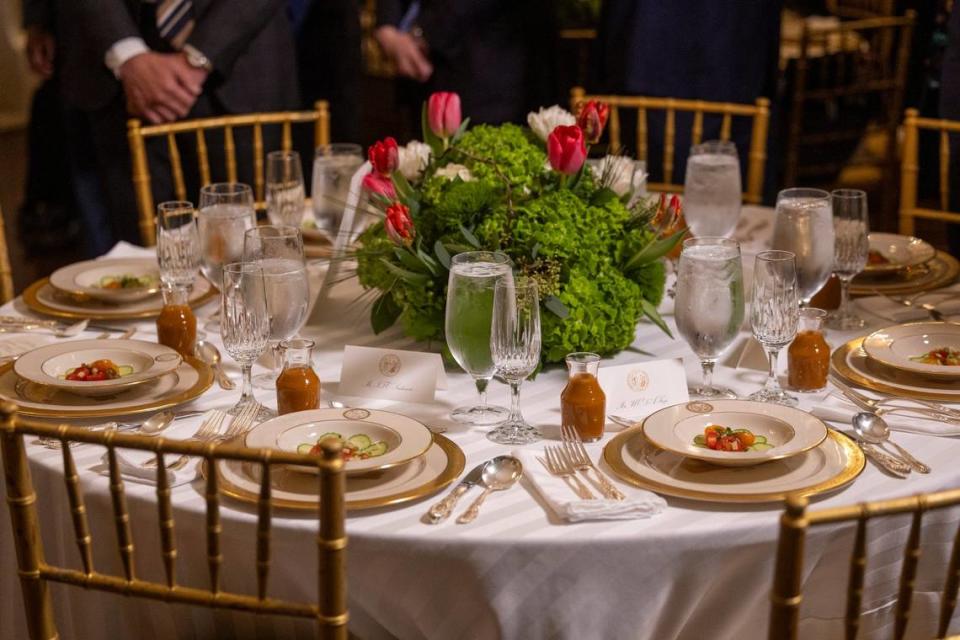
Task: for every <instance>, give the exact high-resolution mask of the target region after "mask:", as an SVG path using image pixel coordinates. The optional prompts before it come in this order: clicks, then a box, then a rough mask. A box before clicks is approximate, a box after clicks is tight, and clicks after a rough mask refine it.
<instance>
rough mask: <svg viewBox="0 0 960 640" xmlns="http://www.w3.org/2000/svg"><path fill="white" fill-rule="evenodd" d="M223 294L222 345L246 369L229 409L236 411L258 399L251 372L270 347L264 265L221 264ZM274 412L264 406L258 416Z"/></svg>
mask: <svg viewBox="0 0 960 640" xmlns="http://www.w3.org/2000/svg"><path fill="white" fill-rule="evenodd" d="M222 272H223V281H222V283H221V289H220V290H221V292H222V296H221V298H220V335H221V337H222V338H223V347H224V349H226V351H227V353H228V354H230V357H231V358H233V359H234V360H236V361H237V363H238V364H239V365H240V368H241V370H242V371H243V386H242V390H241V392H240V400H239V401H238V402H237V404H236V405H234V406H233V407H232V408H231V409H230V410H229V411H228V412H227V413H229V414H230V415H234V416H235V415H237V414H239V413H240V412H241V411H243V409H244V408H246V407H248V406H249V405H250V404H252V403H255V402H256V400H255V399H254V397H253V384H252V383H251V380H250V372H251V370H252V369H253V363H254V362H255V361H256V360H257V358H259V357H260V355H261V354H262V353H263V352H264V350H265V349H266V348H267V340H268V338H269V336H270V317H269V315H268V313H267V293H266V289H265V287H264V283H263V269H261V268H260V266H259V265H257V264H253V263H247V262H232V263H229V264H225V265H223V267H222ZM271 416H272V412H271V411H270V410H269V409H266V408H265V407H261V409H260V412H259V414H258V415H257V420H266V419H268V418H270V417H271Z"/></svg>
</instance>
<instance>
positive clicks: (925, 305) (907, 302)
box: [874, 289, 943, 322]
mask: <svg viewBox="0 0 960 640" xmlns="http://www.w3.org/2000/svg"><path fill="white" fill-rule="evenodd" d="M874 292H875V293H878V294H879V295H881V296H883V297H884V298H886V299H887V300H890V301H892V302H896V303H897V304H902V305H903V306H905V307H910V308H913V307H919V308H920V309H923V310H924V311H926V312H927V313H928V314H930V317H931V318H932V319H934V320H936V321H937V322H943V313H942V312H941V311H940V310H939V309H937V308H936V307H935V306H933V305H932V304H930V303H929V302H917V299H918V298H920V297H921V296H923V295H924V294H925V293H926V292H925V291H921V292H920V293H917V294H914V295H912V296H910V297H909V298H903V297H897V296H891V295H888V294H885V293H880V292H879V291H877V290H876V289H874Z"/></svg>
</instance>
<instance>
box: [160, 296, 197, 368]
mask: <svg viewBox="0 0 960 640" xmlns="http://www.w3.org/2000/svg"><path fill="white" fill-rule="evenodd" d="M163 300H164V305H163V309H161V310H160V315H159V316H157V342H159V343H160V344H162V345H165V346H167V347H170V348H171V349H175V350H176V351H177V352H178V353H179V354H180V355H182V356H192V355H193V353H194V348H195V346H196V344H197V317H196V316H195V315H193V309H191V308H190V305H189V304H187V293H186V291H181V290H176V289H174V290H164V292H163Z"/></svg>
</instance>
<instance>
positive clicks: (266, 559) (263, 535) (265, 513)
mask: <svg viewBox="0 0 960 640" xmlns="http://www.w3.org/2000/svg"><path fill="white" fill-rule="evenodd" d="M270 489H271V483H270V465H268V464H263V465H261V467H260V499H259V500H258V502H257V597H258V598H260V599H261V600H264V599H266V597H267V580H268V579H269V577H270V493H271V491H270Z"/></svg>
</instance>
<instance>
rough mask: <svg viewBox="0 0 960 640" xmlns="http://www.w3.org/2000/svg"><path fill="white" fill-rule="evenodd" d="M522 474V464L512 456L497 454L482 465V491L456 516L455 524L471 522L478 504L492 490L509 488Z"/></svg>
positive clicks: (478, 506) (478, 511)
mask: <svg viewBox="0 0 960 640" xmlns="http://www.w3.org/2000/svg"><path fill="white" fill-rule="evenodd" d="M522 475H523V465H522V464H520V461H519V460H517V459H516V458H514V457H513V456H497V457H496V458H494V459H493V460H491V461H490V462H488V463H487V464H485V465H483V473H482V474H481V478H482V479H483V493H481V494H480V495H479V496H477V499H476V500H474V501H473V504H471V505H470V506H469V507H467V510H466V511H464V512H463V513H462V514H460V517H459V518H457V524H466V523H468V522H473V521H474V520H475V519H476V517H477V514H479V513H480V505H482V504H483V501H484V500H486V499H487V496H488V495H490V493H491V492H493V491H503V490H504V489H509V488H510V487H512V486H513V484H514V483H515V482H516V481H517V480H519V479H520V476H522Z"/></svg>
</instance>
